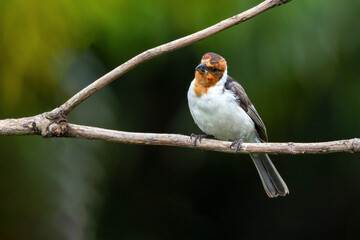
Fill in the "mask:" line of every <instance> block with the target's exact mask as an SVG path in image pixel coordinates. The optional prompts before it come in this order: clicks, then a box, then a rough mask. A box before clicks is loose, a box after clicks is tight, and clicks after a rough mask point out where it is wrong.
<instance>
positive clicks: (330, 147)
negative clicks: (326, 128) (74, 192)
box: [0, 114, 360, 154]
mask: <svg viewBox="0 0 360 240" xmlns="http://www.w3.org/2000/svg"><path fill="white" fill-rule="evenodd" d="M50 122H51V120H49V119H47V118H46V116H45V114H40V115H37V116H33V117H26V118H19V119H4V120H0V136H10V135H42V136H43V137H54V136H63V137H71V138H80V139H91V140H103V141H108V142H117V143H127V144H141V145H161V146H173V147H184V148H195V149H201V150H208V151H216V152H225V153H235V152H234V150H233V149H230V144H231V142H227V141H219V140H214V139H202V141H201V142H197V144H196V146H194V145H193V141H192V140H191V139H190V137H189V136H185V135H180V134H157V133H134V132H124V131H116V130H108V129H103V128H96V127H88V126H82V125H76V124H71V123H65V122H61V123H60V124H56V123H51V124H50V125H49V123H50ZM63 131H64V132H65V133H64V134H61V135H59V133H60V132H63ZM335 152H348V153H358V152H360V139H359V138H353V139H347V140H339V141H331V142H318V143H243V144H242V147H241V148H240V150H239V152H238V153H266V154H324V153H335Z"/></svg>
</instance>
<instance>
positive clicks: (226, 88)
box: [187, 52, 289, 198]
mask: <svg viewBox="0 0 360 240" xmlns="http://www.w3.org/2000/svg"><path fill="white" fill-rule="evenodd" d="M187 98H188V105H189V109H190V113H191V115H192V117H193V119H194V121H195V123H196V125H197V126H198V127H199V128H200V129H201V130H202V131H203V132H204V133H205V134H199V135H197V134H194V133H193V134H191V136H190V138H191V139H192V140H193V144H194V146H195V145H196V142H197V141H199V142H201V139H203V138H216V139H219V140H224V141H233V142H232V144H231V145H230V148H232V147H234V149H235V152H237V151H238V150H239V149H240V148H241V145H242V143H243V142H252V143H260V142H267V141H268V137H267V133H266V128H265V124H264V122H263V121H262V120H261V118H260V116H259V114H258V112H257V111H256V109H255V107H254V105H253V104H252V103H251V101H250V99H249V97H248V96H247V94H246V92H245V90H244V88H243V87H242V86H241V85H240V84H239V83H238V82H237V81H236V80H235V79H233V78H232V77H230V76H229V75H228V67H227V62H226V60H225V59H224V58H223V57H222V56H220V55H218V54H216V53H213V52H209V53H205V54H204V55H203V56H202V58H201V61H200V64H199V65H198V66H197V67H196V68H195V78H194V79H193V81H192V82H191V84H190V87H189V89H188V93H187ZM250 157H251V158H252V160H253V162H254V164H255V166H256V169H257V171H258V173H259V175H260V179H261V182H262V184H263V187H264V189H265V192H266V194H267V195H268V196H269V197H270V198H274V197H277V196H285V195H287V194H289V189H288V187H287V185H286V183H285V181H284V180H283V179H282V177H281V176H280V174H279V172H278V171H277V170H276V168H275V166H274V164H273V163H272V161H271V160H270V158H269V156H268V155H267V154H260V153H251V154H250Z"/></svg>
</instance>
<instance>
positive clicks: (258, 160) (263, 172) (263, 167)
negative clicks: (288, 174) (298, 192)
mask: <svg viewBox="0 0 360 240" xmlns="http://www.w3.org/2000/svg"><path fill="white" fill-rule="evenodd" d="M250 156H251V158H252V159H253V161H254V163H255V166H256V169H257V170H258V172H259V175H260V178H261V182H262V184H263V186H264V189H265V191H266V193H267V195H268V196H269V197H271V198H273V197H277V196H285V195H286V194H288V193H289V189H288V187H287V186H286V183H285V182H284V180H283V179H282V178H281V176H280V174H279V172H278V171H277V170H276V168H275V166H274V164H273V163H272V162H271V160H270V158H269V156H268V155H267V154H250Z"/></svg>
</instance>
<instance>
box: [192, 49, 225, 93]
mask: <svg viewBox="0 0 360 240" xmlns="http://www.w3.org/2000/svg"><path fill="white" fill-rule="evenodd" d="M226 67H227V66H226V61H225V59H224V58H223V57H222V56H220V55H218V54H216V53H211V52H210V53H205V54H204V56H203V57H202V58H201V62H200V64H199V65H198V66H197V67H196V68H195V80H196V81H195V87H197V89H195V91H197V92H196V94H197V95H198V96H201V95H203V94H204V93H207V90H208V89H209V88H210V87H212V86H214V85H215V84H216V83H217V82H218V81H219V80H220V79H221V78H222V76H223V75H224V72H225V71H226Z"/></svg>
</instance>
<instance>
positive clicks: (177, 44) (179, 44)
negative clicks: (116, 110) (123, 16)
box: [53, 0, 291, 116]
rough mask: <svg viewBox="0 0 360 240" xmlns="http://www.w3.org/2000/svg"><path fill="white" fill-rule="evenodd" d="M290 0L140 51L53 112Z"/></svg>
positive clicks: (271, 1)
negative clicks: (150, 62)
mask: <svg viewBox="0 0 360 240" xmlns="http://www.w3.org/2000/svg"><path fill="white" fill-rule="evenodd" d="M290 1H291V0H265V1H263V2H262V3H260V4H258V5H257V6H255V7H253V8H251V9H249V10H247V11H244V12H242V13H240V14H237V15H235V16H233V17H230V18H228V19H226V20H223V21H221V22H219V23H217V24H215V25H213V26H211V27H208V28H206V29H204V30H201V31H198V32H196V33H194V34H191V35H188V36H186V37H183V38H180V39H177V40H174V41H172V42H169V43H166V44H163V45H160V46H158V47H155V48H152V49H149V50H147V51H145V52H142V53H140V54H139V55H137V56H135V57H133V58H131V59H130V60H128V61H127V62H125V63H123V64H121V65H120V66H118V67H117V68H115V69H113V70H112V71H110V72H108V73H107V74H105V75H104V76H102V77H101V78H99V79H97V80H96V81H94V82H93V83H91V84H90V85H88V86H87V87H85V88H84V89H82V90H81V91H80V92H78V93H77V94H75V95H74V96H73V97H71V98H70V99H69V100H67V101H66V102H65V103H64V104H63V105H61V106H60V107H59V108H56V109H54V110H53V114H57V113H61V114H63V115H65V116H67V115H68V114H69V113H70V112H71V111H72V110H73V109H74V108H75V107H76V106H78V105H79V104H80V103H82V102H83V101H84V100H85V99H87V98H88V97H90V96H91V95H93V94H94V93H95V92H97V91H98V90H100V89H101V88H103V87H104V86H106V85H108V84H109V83H111V82H112V81H114V80H115V79H117V78H118V77H120V76H122V75H123V74H125V73H126V72H128V71H130V70H131V69H133V68H135V67H136V66H138V65H140V64H141V63H144V62H146V61H148V60H150V59H153V58H155V57H158V56H161V55H163V54H165V53H168V52H172V51H174V50H177V49H179V48H183V47H186V46H188V45H190V44H192V43H195V42H198V41H200V40H203V39H205V38H207V37H209V36H211V35H214V34H216V33H218V32H221V31H223V30H225V29H228V28H230V27H232V26H234V25H237V24H239V23H242V22H244V21H246V20H248V19H250V18H253V17H254V16H256V15H258V14H260V13H262V12H265V11H266V10H269V9H270V8H273V7H276V6H280V5H282V4H285V3H287V2H290Z"/></svg>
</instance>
